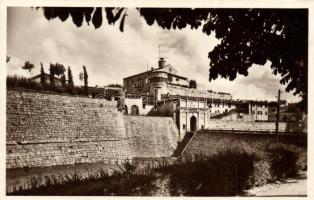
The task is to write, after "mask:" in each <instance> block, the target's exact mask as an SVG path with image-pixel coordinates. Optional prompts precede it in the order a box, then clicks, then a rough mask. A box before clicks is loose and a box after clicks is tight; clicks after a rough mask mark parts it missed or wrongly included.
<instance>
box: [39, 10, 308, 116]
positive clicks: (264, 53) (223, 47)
mask: <svg viewBox="0 0 314 200" xmlns="http://www.w3.org/2000/svg"><path fill="white" fill-rule="evenodd" d="M43 10H44V15H45V17H46V18H47V19H48V20H51V19H54V18H57V17H58V18H60V19H61V20H62V21H65V20H66V19H67V18H68V17H69V16H71V17H72V21H73V23H74V24H75V25H76V26H78V27H80V26H81V25H82V23H83V21H84V19H85V21H86V22H87V23H88V24H89V23H90V21H92V24H93V25H94V27H95V28H99V27H100V26H101V25H102V23H103V21H102V20H103V16H102V14H103V13H102V10H103V9H102V8H99V7H98V8H53V7H49V8H43ZM137 10H138V12H139V13H140V15H141V16H142V17H144V19H145V21H146V23H147V24H148V25H152V24H154V23H155V22H156V23H157V24H158V25H159V26H160V27H162V28H163V29H176V28H178V29H182V28H186V27H188V26H189V27H190V28H191V29H194V28H195V29H197V28H199V27H202V30H203V32H204V33H205V34H207V35H210V34H211V33H212V32H215V34H216V38H218V39H221V43H220V44H218V45H217V46H216V47H215V48H214V49H213V50H212V51H211V52H209V53H208V57H209V59H210V69H209V80H210V81H211V80H215V79H216V78H218V76H221V77H223V78H227V79H229V80H234V79H235V78H236V77H237V75H238V74H241V75H244V76H247V75H248V68H249V67H251V66H252V65H253V64H258V65H264V64H265V63H266V62H267V60H269V61H270V62H271V68H272V70H273V73H274V74H280V75H281V76H282V79H281V80H280V83H281V84H286V85H287V87H286V91H287V92H289V91H293V92H294V95H299V96H301V97H302V99H303V100H302V106H303V109H304V110H306V109H307V79H308V78H307V68H308V10H306V9H205V8H197V9H191V8H137ZM104 11H105V13H106V19H107V22H108V24H112V25H114V24H115V23H116V22H117V21H118V20H119V19H121V20H120V30H121V31H123V27H124V21H125V17H126V16H127V8H104Z"/></svg>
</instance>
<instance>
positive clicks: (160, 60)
mask: <svg viewBox="0 0 314 200" xmlns="http://www.w3.org/2000/svg"><path fill="white" fill-rule="evenodd" d="M165 65H166V60H165V58H163V57H160V58H159V61H158V67H159V69H162V68H164V67H165Z"/></svg>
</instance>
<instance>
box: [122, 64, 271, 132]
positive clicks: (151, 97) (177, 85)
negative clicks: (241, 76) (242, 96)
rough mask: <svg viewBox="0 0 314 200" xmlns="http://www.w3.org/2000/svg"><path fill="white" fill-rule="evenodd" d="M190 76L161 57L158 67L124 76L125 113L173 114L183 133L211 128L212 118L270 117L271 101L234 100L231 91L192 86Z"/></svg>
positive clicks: (236, 119)
mask: <svg viewBox="0 0 314 200" xmlns="http://www.w3.org/2000/svg"><path fill="white" fill-rule="evenodd" d="M189 82H190V80H189V79H188V78H187V77H184V76H181V75H179V73H178V70H177V69H176V68H174V67H173V66H171V65H169V64H167V63H166V60H165V59H164V58H160V59H159V61H158V68H151V69H150V70H147V71H146V72H142V73H139V74H135V75H132V76H129V77H126V78H124V79H123V88H124V94H123V97H122V99H123V101H124V105H123V106H124V113H125V114H131V115H150V116H164V117H172V118H173V120H174V121H175V122H176V124H177V126H178V128H179V131H180V135H181V137H182V136H183V135H184V134H185V133H186V132H194V131H196V130H198V129H206V128H208V124H209V123H210V120H211V119H221V120H233V121H268V114H269V111H268V110H269V108H268V102H267V101H253V100H233V99H232V96H231V94H229V93H225V92H215V91H212V90H205V89H199V88H190V87H189Z"/></svg>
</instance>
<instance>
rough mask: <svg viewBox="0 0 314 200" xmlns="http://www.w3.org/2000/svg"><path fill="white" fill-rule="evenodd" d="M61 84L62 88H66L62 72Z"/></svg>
mask: <svg viewBox="0 0 314 200" xmlns="http://www.w3.org/2000/svg"><path fill="white" fill-rule="evenodd" d="M61 84H62V87H63V88H66V80H65V75H64V73H63V74H62V75H61Z"/></svg>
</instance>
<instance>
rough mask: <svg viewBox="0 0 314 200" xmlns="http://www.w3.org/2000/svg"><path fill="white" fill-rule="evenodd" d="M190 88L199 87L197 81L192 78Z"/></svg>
mask: <svg viewBox="0 0 314 200" xmlns="http://www.w3.org/2000/svg"><path fill="white" fill-rule="evenodd" d="M189 88H194V89H196V88H197V83H196V81H195V80H190V82H189Z"/></svg>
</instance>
